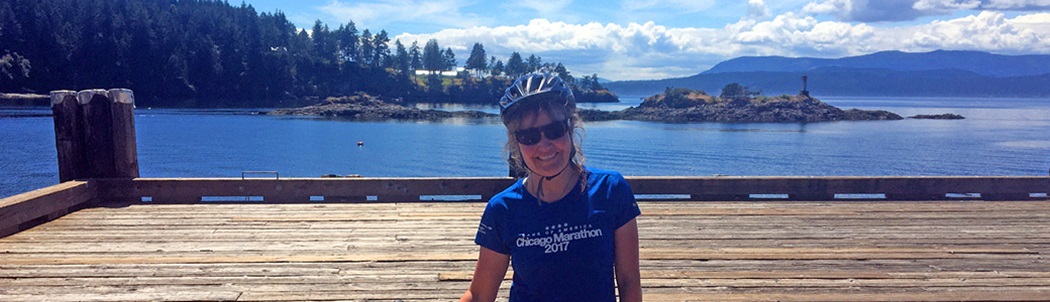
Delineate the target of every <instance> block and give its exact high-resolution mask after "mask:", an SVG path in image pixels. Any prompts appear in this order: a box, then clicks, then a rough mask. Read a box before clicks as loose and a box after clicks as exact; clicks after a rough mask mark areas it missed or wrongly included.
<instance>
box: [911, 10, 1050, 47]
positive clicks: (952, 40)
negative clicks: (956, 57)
mask: <svg viewBox="0 0 1050 302" xmlns="http://www.w3.org/2000/svg"><path fill="white" fill-rule="evenodd" d="M1048 26H1050V14H1046V13H1043V14H1039V15H1034V16H1022V17H1018V18H1014V19H1007V18H1006V17H1005V16H1004V15H1003V13H999V12H991V11H984V12H981V13H980V14H978V15H976V16H973V15H971V16H967V17H964V18H959V19H954V20H947V21H935V22H933V23H931V24H928V25H924V26H920V27H918V28H916V30H915V31H914V34H912V36H911V38H910V39H907V40H906V41H905V43H906V45H904V46H907V48H912V49H922V50H932V49H942V48H946V49H973V50H985V51H994V52H1008V53H1030V52H1037V53H1039V52H1041V53H1046V52H1050V31H1047V30H1045V29H1046V28H1047V27H1048ZM1040 29H1043V30H1041V31H1040Z"/></svg>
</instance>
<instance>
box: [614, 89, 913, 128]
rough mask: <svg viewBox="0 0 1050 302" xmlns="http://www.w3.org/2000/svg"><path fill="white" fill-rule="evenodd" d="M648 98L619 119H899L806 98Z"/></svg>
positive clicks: (886, 113) (740, 121) (750, 120)
mask: <svg viewBox="0 0 1050 302" xmlns="http://www.w3.org/2000/svg"><path fill="white" fill-rule="evenodd" d="M664 100H665V101H664V102H661V100H658V99H654V97H650V99H647V100H646V101H645V102H643V103H642V104H641V105H640V106H638V107H631V108H627V109H624V110H623V112H622V118H623V119H630V120H643V121H664V122H726V123H799V122H828V121H856V120H900V119H903V118H902V117H901V116H900V115H897V114H895V113H892V112H888V111H881V110H880V111H867V110H859V109H850V110H842V109H839V108H837V107H835V106H831V105H828V104H826V103H824V102H821V101H820V100H817V99H814V98H812V97H808V96H802V95H797V96H781V97H775V98H766V97H758V98H754V99H735V100H718V99H717V98H714V97H711V96H707V95H704V94H698V93H693V94H690V95H687V96H686V97H684V98H683V97H678V98H666V97H665V98H664Z"/></svg>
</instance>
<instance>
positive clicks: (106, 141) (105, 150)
mask: <svg viewBox="0 0 1050 302" xmlns="http://www.w3.org/2000/svg"><path fill="white" fill-rule="evenodd" d="M134 110H135V95H134V93H132V91H131V90H129V89H119V88H118V89H110V90H105V89H89V90H81V91H72V90H56V91H52V92H51V111H52V113H53V114H54V121H55V148H56V149H57V151H58V178H59V181H60V182H66V181H69V180H74V179H88V178H137V177H139V161H138V154H137V150H136V142H135V113H134Z"/></svg>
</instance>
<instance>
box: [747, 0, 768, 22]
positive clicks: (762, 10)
mask: <svg viewBox="0 0 1050 302" xmlns="http://www.w3.org/2000/svg"><path fill="white" fill-rule="evenodd" d="M747 17H748V18H752V19H762V18H766V17H769V7H766V2H765V1H764V0H748V1H747Z"/></svg>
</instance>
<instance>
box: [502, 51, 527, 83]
mask: <svg viewBox="0 0 1050 302" xmlns="http://www.w3.org/2000/svg"><path fill="white" fill-rule="evenodd" d="M528 68H529V67H528V66H526V65H525V61H522V59H521V54H519V53H518V52H517V51H515V52H513V53H511V54H510V59H508V60H507V65H506V67H505V69H504V72H506V73H507V75H508V76H510V77H514V78H517V77H519V76H521V75H523V74H525V73H526V72H528Z"/></svg>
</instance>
